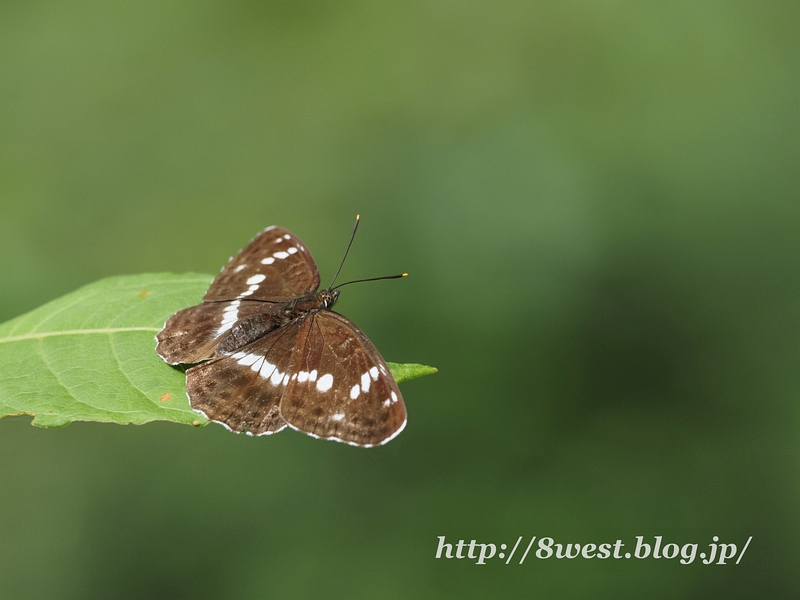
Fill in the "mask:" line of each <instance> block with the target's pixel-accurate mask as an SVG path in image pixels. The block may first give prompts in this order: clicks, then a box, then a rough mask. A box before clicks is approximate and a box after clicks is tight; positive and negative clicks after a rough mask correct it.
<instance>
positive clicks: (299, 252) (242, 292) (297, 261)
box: [203, 227, 319, 302]
mask: <svg viewBox="0 0 800 600" xmlns="http://www.w3.org/2000/svg"><path fill="white" fill-rule="evenodd" d="M318 287H319V271H318V270H317V265H316V263H315V262H314V258H313V257H312V256H311V252H309V251H308V249H307V248H306V247H305V245H304V244H303V242H301V241H300V240H299V239H298V237H297V236H295V235H294V234H292V233H291V232H290V231H288V230H286V229H284V228H283V227H268V228H267V229H265V230H264V231H262V232H261V233H259V234H258V235H257V236H256V237H255V238H254V239H253V241H252V242H250V243H249V244H248V245H247V246H246V247H245V248H244V249H243V250H242V251H241V252H239V254H237V255H236V256H234V257H233V258H232V259H231V260H230V262H229V263H228V264H227V265H225V267H224V268H223V269H222V271H221V272H220V274H219V275H217V277H216V279H214V281H213V283H212V284H211V287H209V288H208V292H206V295H205V296H204V297H203V300H205V301H207V302H208V301H213V300H237V299H238V300H242V299H247V300H261V301H266V302H287V301H289V300H291V299H293V298H296V297H298V296H302V295H305V294H308V293H311V292H314V291H316V290H317V288H318Z"/></svg>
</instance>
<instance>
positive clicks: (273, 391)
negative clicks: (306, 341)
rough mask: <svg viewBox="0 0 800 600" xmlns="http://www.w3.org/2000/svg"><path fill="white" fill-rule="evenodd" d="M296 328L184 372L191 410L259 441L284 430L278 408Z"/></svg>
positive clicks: (278, 331)
mask: <svg viewBox="0 0 800 600" xmlns="http://www.w3.org/2000/svg"><path fill="white" fill-rule="evenodd" d="M299 329H300V323H290V324H288V325H286V326H284V327H281V328H279V329H275V330H273V331H271V332H270V333H268V334H266V335H265V336H263V337H261V338H259V339H257V340H255V341H253V342H251V343H250V344H247V345H245V346H242V347H241V348H238V349H236V351H235V352H233V353H232V354H230V355H229V356H219V357H217V358H214V359H212V360H209V361H208V362H204V363H202V364H200V365H197V366H196V367H192V368H191V369H189V370H188V371H186V393H187V395H188V396H189V401H190V403H191V406H192V408H193V409H194V410H196V411H199V412H201V413H202V414H203V415H204V416H205V417H206V418H208V419H210V420H212V421H216V422H217V423H222V424H223V425H225V426H226V427H228V428H229V429H230V430H231V431H235V432H237V433H248V434H250V435H262V434H268V433H275V432H276V431H280V430H281V429H283V428H284V427H285V426H286V423H285V422H284V420H283V419H282V418H281V415H280V411H279V406H280V401H281V397H282V396H283V395H284V393H285V391H286V388H287V384H288V382H289V377H290V374H291V371H292V363H293V359H294V354H293V352H292V350H293V349H294V347H295V344H296V342H297V334H298V330H299Z"/></svg>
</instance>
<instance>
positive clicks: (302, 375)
mask: <svg viewBox="0 0 800 600" xmlns="http://www.w3.org/2000/svg"><path fill="white" fill-rule="evenodd" d="M297 381H298V382H300V383H305V382H306V381H308V371H300V372H299V373H298V374H297Z"/></svg>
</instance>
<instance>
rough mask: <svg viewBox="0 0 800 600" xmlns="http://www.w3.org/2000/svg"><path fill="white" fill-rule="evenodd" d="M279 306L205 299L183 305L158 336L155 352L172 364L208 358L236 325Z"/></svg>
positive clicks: (191, 362)
mask: <svg viewBox="0 0 800 600" xmlns="http://www.w3.org/2000/svg"><path fill="white" fill-rule="evenodd" d="M279 308H280V305H279V304H269V303H265V302H255V301H253V300H232V301H230V302H203V303H202V304H198V305H197V306H191V307H189V308H184V309H183V310H181V311H178V312H177V313H175V314H174V315H172V316H171V317H170V318H169V319H168V320H167V323H166V324H165V325H164V329H162V330H161V332H159V334H158V335H157V336H156V339H157V340H158V346H156V352H158V354H159V356H161V358H163V359H164V360H165V361H166V362H168V363H169V364H171V365H177V364H179V363H183V364H193V363H197V362H200V361H201V360H208V359H209V358H211V357H213V356H214V350H215V349H216V347H217V345H218V344H219V342H220V341H221V340H222V339H223V338H225V336H227V335H229V333H230V331H231V329H233V327H234V326H235V325H236V324H238V323H240V322H241V321H243V320H246V319H249V318H251V317H253V316H255V315H259V314H263V313H270V312H274V311H275V310H278V309H279Z"/></svg>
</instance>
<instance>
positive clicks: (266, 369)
mask: <svg viewBox="0 0 800 600" xmlns="http://www.w3.org/2000/svg"><path fill="white" fill-rule="evenodd" d="M274 370H275V365H273V364H272V363H271V362H269V361H268V360H264V365H263V366H262V367H261V372H260V375H261V376H262V377H263V378H264V379H269V377H270V375H272V372H273V371H274Z"/></svg>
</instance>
